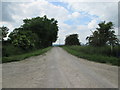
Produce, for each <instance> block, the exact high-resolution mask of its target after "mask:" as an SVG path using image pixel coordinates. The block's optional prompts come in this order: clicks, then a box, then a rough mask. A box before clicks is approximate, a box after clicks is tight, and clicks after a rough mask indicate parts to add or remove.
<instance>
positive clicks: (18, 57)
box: [2, 47, 52, 63]
mask: <svg viewBox="0 0 120 90" xmlns="http://www.w3.org/2000/svg"><path fill="white" fill-rule="evenodd" d="M51 48H52V47H48V48H44V49H40V50H36V51H33V52H29V53H25V54H21V55H15V56H10V57H3V58H2V63H7V62H14V61H20V60H23V59H25V58H28V57H31V56H37V55H41V54H43V53H45V52H47V51H48V50H50V49H51Z"/></svg>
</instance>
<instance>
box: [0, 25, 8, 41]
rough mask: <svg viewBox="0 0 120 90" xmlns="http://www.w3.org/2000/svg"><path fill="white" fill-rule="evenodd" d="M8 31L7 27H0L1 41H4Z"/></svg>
mask: <svg viewBox="0 0 120 90" xmlns="http://www.w3.org/2000/svg"><path fill="white" fill-rule="evenodd" d="M8 31H9V29H8V28H7V27H5V26H2V27H0V32H1V34H2V37H1V38H2V40H3V41H4V38H6V37H7V34H8Z"/></svg>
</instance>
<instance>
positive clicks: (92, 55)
mask: <svg viewBox="0 0 120 90" xmlns="http://www.w3.org/2000/svg"><path fill="white" fill-rule="evenodd" d="M62 48H63V49H65V50H66V51H67V52H69V53H71V54H73V55H75V56H77V57H80V58H84V59H87V60H90V61H95V62H100V63H107V64H111V65H119V66H120V64H119V63H118V61H120V58H119V57H115V56H114V55H113V56H112V54H111V51H110V48H109V47H101V48H95V47H90V46H63V47H62ZM117 49H118V48H117ZM114 53H116V55H117V53H118V52H115V51H114Z"/></svg>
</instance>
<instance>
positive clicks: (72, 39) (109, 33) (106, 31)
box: [65, 21, 119, 47]
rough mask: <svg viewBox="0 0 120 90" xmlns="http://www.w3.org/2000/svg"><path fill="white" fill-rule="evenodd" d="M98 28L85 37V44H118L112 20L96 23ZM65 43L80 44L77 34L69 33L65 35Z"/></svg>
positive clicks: (99, 45)
mask: <svg viewBox="0 0 120 90" xmlns="http://www.w3.org/2000/svg"><path fill="white" fill-rule="evenodd" d="M98 26H99V27H98V28H96V30H94V32H92V35H90V36H88V37H86V40H87V41H88V42H87V43H86V45H90V46H95V47H101V46H105V45H110V46H112V47H114V46H115V45H119V40H118V38H117V36H116V35H115V31H114V27H113V26H114V25H113V23H112V22H108V23H106V22H105V21H104V22H101V23H99V24H98ZM65 45H80V42H79V39H78V34H71V35H69V36H67V37H66V39H65Z"/></svg>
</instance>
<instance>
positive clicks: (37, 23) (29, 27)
mask: <svg viewBox="0 0 120 90" xmlns="http://www.w3.org/2000/svg"><path fill="white" fill-rule="evenodd" d="M0 31H2V42H3V52H4V50H5V48H4V46H5V45H6V43H7V46H9V45H10V44H12V45H14V46H15V47H18V48H21V49H22V50H24V51H27V50H31V49H33V48H34V49H40V48H46V47H48V46H52V43H53V42H55V41H56V40H57V34H58V21H57V20H55V19H54V18H51V19H49V18H47V16H46V15H45V16H43V17H35V18H31V19H24V20H23V25H21V26H20V27H18V28H15V29H14V30H13V31H12V32H11V33H10V34H9V35H8V39H7V40H4V38H6V37H7V34H8V31H9V29H8V28H7V27H5V26H2V27H0Z"/></svg>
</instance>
